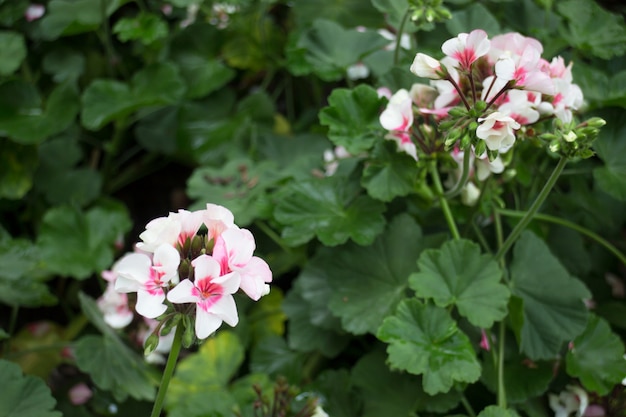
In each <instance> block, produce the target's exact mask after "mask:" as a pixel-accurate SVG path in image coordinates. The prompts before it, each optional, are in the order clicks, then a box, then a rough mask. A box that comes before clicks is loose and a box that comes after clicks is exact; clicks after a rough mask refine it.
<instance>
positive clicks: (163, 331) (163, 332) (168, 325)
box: [160, 314, 182, 336]
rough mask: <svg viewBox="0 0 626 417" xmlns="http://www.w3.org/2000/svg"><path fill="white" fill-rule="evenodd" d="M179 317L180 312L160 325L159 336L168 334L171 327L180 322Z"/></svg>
mask: <svg viewBox="0 0 626 417" xmlns="http://www.w3.org/2000/svg"><path fill="white" fill-rule="evenodd" d="M181 317H182V315H181V314H176V315H175V316H174V317H172V318H170V319H169V320H167V321H166V322H165V323H164V324H163V326H161V333H160V334H161V336H167V335H168V334H170V333H171V331H172V329H173V328H174V327H176V325H177V324H178V323H179V322H180V319H181Z"/></svg>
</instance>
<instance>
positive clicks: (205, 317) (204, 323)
mask: <svg viewBox="0 0 626 417" xmlns="http://www.w3.org/2000/svg"><path fill="white" fill-rule="evenodd" d="M221 325H222V319H220V318H219V317H217V316H216V315H214V314H211V313H209V312H206V311H204V310H202V309H200V308H198V309H196V325H195V330H196V336H198V339H206V338H207V337H209V336H210V335H211V334H212V333H213V332H215V331H216V330H217V329H219V327H220V326H221Z"/></svg>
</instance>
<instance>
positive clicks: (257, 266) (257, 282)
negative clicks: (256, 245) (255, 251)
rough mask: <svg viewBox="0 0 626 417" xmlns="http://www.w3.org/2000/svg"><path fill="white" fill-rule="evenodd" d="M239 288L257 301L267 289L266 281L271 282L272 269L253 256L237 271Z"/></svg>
mask: <svg viewBox="0 0 626 417" xmlns="http://www.w3.org/2000/svg"><path fill="white" fill-rule="evenodd" d="M239 274H240V276H241V289H242V290H243V292H245V293H246V294H247V295H248V297H250V298H252V299H253V300H254V301H257V300H258V299H259V298H261V297H262V296H264V295H265V294H266V291H267V285H266V283H268V282H272V271H271V270H270V267H269V265H267V262H265V261H264V260H263V259H261V258H258V257H256V256H254V257H253V258H252V259H251V260H250V262H248V264H247V265H246V267H245V268H243V269H242V270H240V271H239Z"/></svg>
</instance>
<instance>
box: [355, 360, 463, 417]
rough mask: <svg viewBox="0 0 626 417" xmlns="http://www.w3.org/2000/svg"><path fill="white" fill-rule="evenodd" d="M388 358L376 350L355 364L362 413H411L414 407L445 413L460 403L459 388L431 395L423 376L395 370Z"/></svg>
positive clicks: (372, 416)
mask: <svg viewBox="0 0 626 417" xmlns="http://www.w3.org/2000/svg"><path fill="white" fill-rule="evenodd" d="M385 361H386V355H385V352H384V351H380V350H374V351H372V352H370V353H368V354H367V355H365V356H363V357H362V358H361V359H359V361H358V362H357V364H356V365H355V366H354V368H352V379H353V380H354V384H355V385H356V386H357V387H359V388H360V389H361V391H362V397H363V399H364V410H363V414H362V416H363V417H379V416H383V415H394V416H408V415H411V413H415V411H418V412H420V411H427V412H436V413H443V412H446V411H449V410H451V409H453V408H455V407H456V406H457V404H458V403H459V401H460V399H461V393H460V392H459V391H457V390H451V391H450V392H448V393H445V394H436V395H428V394H427V393H425V392H424V390H423V388H422V382H421V378H420V377H418V376H415V375H411V374H408V373H404V372H403V373H400V372H394V371H392V370H390V369H389V367H388V366H387V364H386V363H385Z"/></svg>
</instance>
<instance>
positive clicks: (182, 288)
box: [167, 279, 198, 304]
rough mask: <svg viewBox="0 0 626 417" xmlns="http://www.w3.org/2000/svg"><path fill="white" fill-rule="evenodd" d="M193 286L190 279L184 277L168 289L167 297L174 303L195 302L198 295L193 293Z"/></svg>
mask: <svg viewBox="0 0 626 417" xmlns="http://www.w3.org/2000/svg"><path fill="white" fill-rule="evenodd" d="M194 288H195V287H194V285H193V283H192V282H191V281H190V280H188V279H184V280H182V281H181V282H179V283H178V284H176V286H175V287H174V288H172V289H171V290H169V291H168V293H167V299H168V300H170V302H172V303H175V304H184V303H195V302H197V301H198V297H196V296H195V295H193V289H194Z"/></svg>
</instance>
